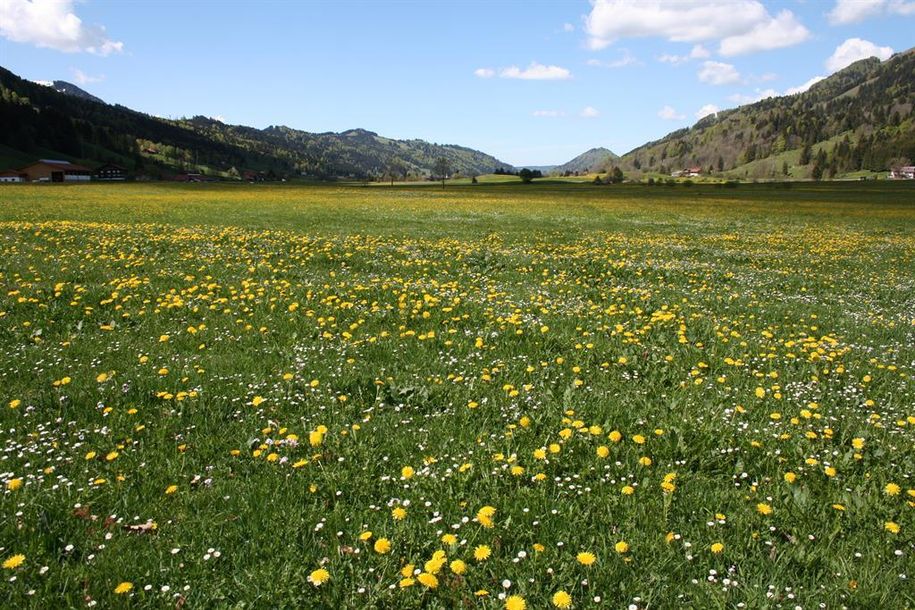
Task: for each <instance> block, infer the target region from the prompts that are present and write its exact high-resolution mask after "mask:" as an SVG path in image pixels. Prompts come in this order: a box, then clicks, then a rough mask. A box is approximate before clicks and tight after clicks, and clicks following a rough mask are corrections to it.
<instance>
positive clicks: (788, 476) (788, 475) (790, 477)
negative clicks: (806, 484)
mask: <svg viewBox="0 0 915 610" xmlns="http://www.w3.org/2000/svg"><path fill="white" fill-rule="evenodd" d="M795 481H797V475H796V474H794V473H793V472H786V473H785V482H787V483H794V482H795Z"/></svg>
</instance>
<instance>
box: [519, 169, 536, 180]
mask: <svg viewBox="0 0 915 610" xmlns="http://www.w3.org/2000/svg"><path fill="white" fill-rule="evenodd" d="M518 177H519V178H521V182H523V183H524V184H530V183H531V181H532V180H533V179H534V172H532V171H531V170H529V169H527V168H526V167H525V168H523V169H522V170H521V171H520V172H518Z"/></svg>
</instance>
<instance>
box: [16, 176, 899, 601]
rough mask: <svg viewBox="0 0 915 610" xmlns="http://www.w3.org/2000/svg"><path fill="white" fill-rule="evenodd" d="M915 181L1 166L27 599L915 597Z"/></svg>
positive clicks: (22, 589)
mask: <svg viewBox="0 0 915 610" xmlns="http://www.w3.org/2000/svg"><path fill="white" fill-rule="evenodd" d="M913 195H915V192H913V190H912V188H911V187H910V186H909V185H904V184H902V185H900V184H859V183H847V184H827V183H824V184H795V185H791V187H790V188H788V187H784V186H763V185H754V186H749V185H746V186H743V185H742V186H740V187H739V188H725V187H712V186H694V187H691V188H687V187H660V186H659V187H647V186H643V187H638V186H619V187H595V186H591V185H575V184H561V183H555V184H550V183H542V184H534V185H520V184H510V183H506V184H491V185H477V186H466V187H450V188H447V189H445V190H441V189H436V188H434V187H426V186H419V187H417V186H414V187H393V188H392V187H388V188H383V187H380V186H376V187H369V188H360V187H345V186H336V187H320V186H315V187H307V188H306V187H295V186H268V185H250V186H249V185H156V184H148V185H140V184H136V185H131V184H123V185H89V186H76V187H67V186H52V185H46V186H10V187H5V188H0V282H2V288H3V290H2V293H0V401H2V402H0V406H2V411H0V417H2V422H0V424H2V428H0V429H2V431H0V442H2V446H3V452H2V466H0V484H2V486H3V492H2V494H0V560H2V561H3V568H2V569H0V573H2V576H3V578H4V580H3V582H2V583H0V599H3V600H5V601H4V602H3V606H4V607H9V608H14V607H15V608H19V607H35V608H63V607H76V608H82V607H92V606H96V605H97V607H100V608H110V607H138V608H139V607H155V608H159V607H161V608H182V607H185V608H214V607H233V608H330V607H336V608H404V609H407V608H454V607H474V608H508V609H509V610H520V609H524V608H530V609H533V608H548V607H558V608H570V607H571V608H597V607H605V608H626V607H630V608H679V607H693V608H761V607H771V608H795V607H801V608H817V607H828V608H838V607H843V606H845V607H849V608H906V607H912V606H913V605H915V586H913V582H912V581H913V580H915V569H913V568H915V560H913V556H915V555H913V554H915V480H913V473H915V449H913V447H915V443H913V441H915V380H913V367H915V197H913Z"/></svg>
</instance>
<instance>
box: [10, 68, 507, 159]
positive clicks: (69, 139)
mask: <svg viewBox="0 0 915 610" xmlns="http://www.w3.org/2000/svg"><path fill="white" fill-rule="evenodd" d="M58 82H62V81H55V83H54V85H53V86H45V85H43V84H38V83H33V82H31V81H27V80H24V79H22V78H19V77H18V76H16V75H15V74H13V73H12V72H10V71H8V70H5V69H3V68H0V123H2V124H3V125H10V126H12V127H11V128H9V129H3V130H2V131H0V157H2V160H3V161H5V162H6V164H11V165H12V164H16V163H24V162H26V161H28V160H31V159H34V158H36V157H65V158H70V159H73V160H79V161H83V162H88V163H91V162H96V163H98V162H103V161H113V162H116V163H120V164H122V165H125V166H126V167H128V168H131V169H133V170H135V171H137V172H143V173H153V174H156V173H162V172H163V171H164V172H165V173H169V172H177V171H188V170H195V171H201V172H203V173H209V174H212V175H223V176H233V175H234V176H237V175H238V174H239V173H240V172H241V171H242V170H246V169H247V170H256V171H265V172H266V171H269V172H273V173H275V174H299V173H306V174H309V175H313V176H319V177H330V176H354V177H364V176H380V175H382V174H385V173H393V174H399V175H401V176H406V175H418V176H424V175H427V174H430V173H431V172H432V168H433V165H434V163H435V160H436V159H437V158H438V157H445V158H446V159H447V160H448V162H449V165H450V167H451V171H452V172H459V173H462V174H484V173H489V172H492V171H494V170H496V169H498V168H500V167H501V168H507V169H508V168H511V165H509V164H507V163H503V162H501V161H499V160H498V159H496V158H494V157H492V156H490V155H486V154H484V153H481V152H479V151H476V150H473V149H470V148H465V147H461V146H453V145H438V144H430V143H429V142H425V141H423V140H394V139H390V138H384V137H382V136H379V135H378V134H375V133H373V132H370V131H365V130H362V129H354V130H350V131H345V132H343V133H317V134H316V133H308V132H305V131H299V130H295V129H291V128H289V127H268V128H267V129H256V128H253V127H245V126H243V125H226V124H224V123H221V122H219V121H216V120H213V119H208V118H205V117H194V118H191V119H179V120H169V119H162V118H158V117H153V116H150V115H148V114H144V113H141V112H137V111H134V110H131V109H129V108H126V107H124V106H119V105H109V104H105V103H103V102H102V101H101V100H98V98H93V99H89V98H87V97H86V96H89V94H85V95H80V94H79V92H77V91H76V89H78V88H77V87H75V86H74V85H69V83H64V84H66V85H68V87H67V88H66V93H61V92H59V91H58V90H57V89H58V88H57V86H56V84H57V83H58ZM79 91H82V90H81V89H80V90H79ZM83 93H85V92H83ZM89 97H91V96H89Z"/></svg>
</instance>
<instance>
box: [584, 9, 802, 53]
mask: <svg viewBox="0 0 915 610" xmlns="http://www.w3.org/2000/svg"><path fill="white" fill-rule="evenodd" d="M585 31H586V32H587V33H588V37H589V38H588V44H589V46H590V47H591V48H592V49H602V48H604V47H607V46H608V45H610V44H612V43H613V42H615V41H616V40H619V39H621V38H635V37H660V38H665V39H667V40H670V41H672V42H702V41H707V40H720V41H721V47H720V48H719V52H721V53H722V54H724V55H739V54H741V53H751V52H753V51H763V50H768V49H777V48H781V47H785V46H790V45H793V44H797V43H798V42H801V41H802V40H805V39H806V38H807V37H809V35H810V32H809V31H808V30H807V28H805V27H804V26H803V25H802V24H801V23H800V22H799V21H798V20H797V18H796V17H795V16H794V14H793V13H792V12H791V11H787V10H784V11H781V12H780V13H779V14H778V15H777V16H775V17H773V16H772V15H771V14H770V13H769V11H768V10H767V9H766V7H765V6H764V5H763V4H762V2H760V1H759V0H640V1H639V2H634V1H633V0H592V8H591V13H590V14H589V15H588V16H587V18H586V20H585ZM703 49H704V47H703ZM706 53H707V51H706ZM707 56H708V55H697V56H696V57H695V58H697V59H702V58H704V57H707ZM669 57H674V56H669Z"/></svg>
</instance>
